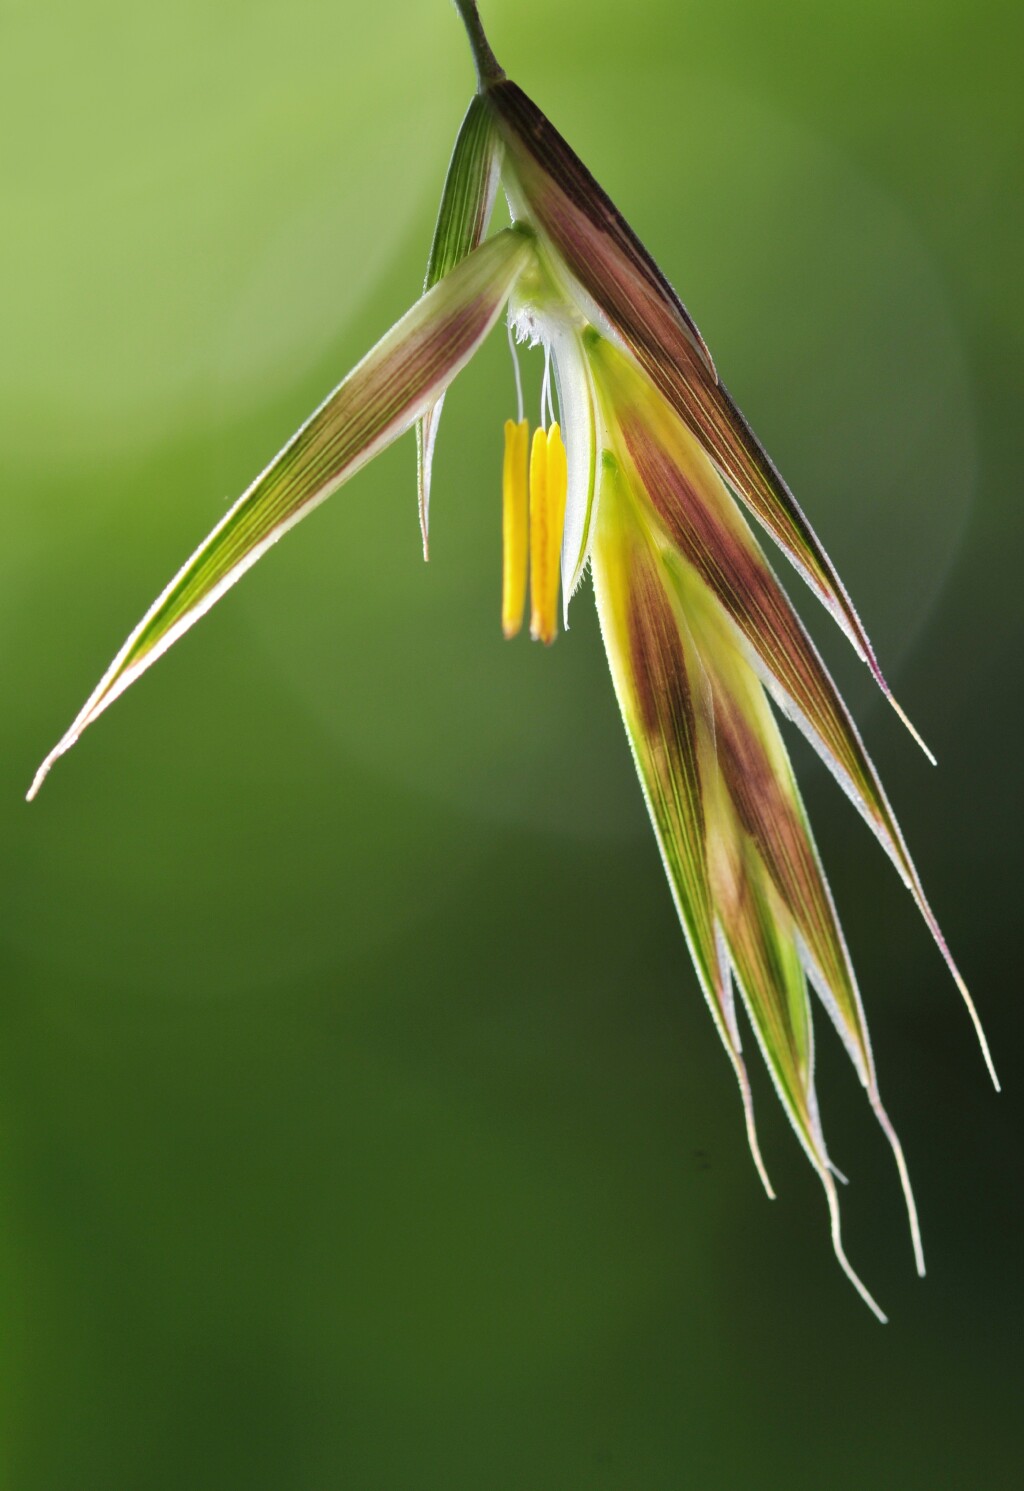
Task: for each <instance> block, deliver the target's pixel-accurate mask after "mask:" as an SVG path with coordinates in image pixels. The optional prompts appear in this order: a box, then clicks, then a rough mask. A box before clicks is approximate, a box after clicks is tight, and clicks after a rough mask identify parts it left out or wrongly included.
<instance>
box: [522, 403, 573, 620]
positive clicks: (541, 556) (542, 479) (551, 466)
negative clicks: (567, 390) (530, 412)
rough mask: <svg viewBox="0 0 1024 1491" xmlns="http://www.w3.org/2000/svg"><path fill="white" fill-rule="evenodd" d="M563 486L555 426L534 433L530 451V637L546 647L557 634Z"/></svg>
mask: <svg viewBox="0 0 1024 1491" xmlns="http://www.w3.org/2000/svg"><path fill="white" fill-rule="evenodd" d="M566 485H567V472H566V463H565V446H564V445H563V443H562V432H561V431H560V430H559V428H558V426H557V424H553V425H552V426H551V428H550V429H549V430H547V431H545V430H535V431H534V435H533V446H532V448H531V451H530V636H531V637H532V638H533V640H534V641H535V642H544V643H547V644H550V643H552V642H553V641H554V640H555V634H556V633H557V631H558V622H557V619H556V618H557V615H558V578H559V569H560V562H561V554H562V529H563V527H564V526H565V490H566Z"/></svg>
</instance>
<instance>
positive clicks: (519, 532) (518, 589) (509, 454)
mask: <svg viewBox="0 0 1024 1491" xmlns="http://www.w3.org/2000/svg"><path fill="white" fill-rule="evenodd" d="M529 433H530V427H529V425H528V424H527V422H526V420H525V419H521V420H520V421H519V423H518V424H516V423H515V421H514V420H511V419H506V421H505V463H504V466H503V468H502V508H501V533H502V541H503V542H502V556H501V570H502V573H501V627H502V630H503V631H504V633H505V636H506V637H514V636H515V634H516V632H518V630H519V628H520V627H521V626H522V624H523V607H524V605H525V604H526V550H527V525H528V522H529V514H528V510H527V496H526V442H527V437H528V435H529Z"/></svg>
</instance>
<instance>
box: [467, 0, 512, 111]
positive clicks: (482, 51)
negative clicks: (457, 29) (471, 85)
mask: <svg viewBox="0 0 1024 1491" xmlns="http://www.w3.org/2000/svg"><path fill="white" fill-rule="evenodd" d="M455 8H456V10H457V11H458V12H459V15H460V16H461V17H462V24H463V25H464V26H465V28H466V35H467V36H468V37H469V44H470V46H471V47H472V48H473V61H474V62H475V63H476V76H477V81H478V83H479V85H480V92H481V93H482V92H483V91H484V89H485V88H489V87H490V86H491V84H492V83H500V82H501V80H502V79H503V78H504V76H505V69H504V68H503V67H500V66H499V64H498V59H497V57H495V55H494V53H493V52H492V51H491V44H490V42H489V41H488V40H487V37H486V36H485V35H484V28H483V26H482V25H481V22H480V16H479V14H478V12H477V8H476V0H455Z"/></svg>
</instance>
